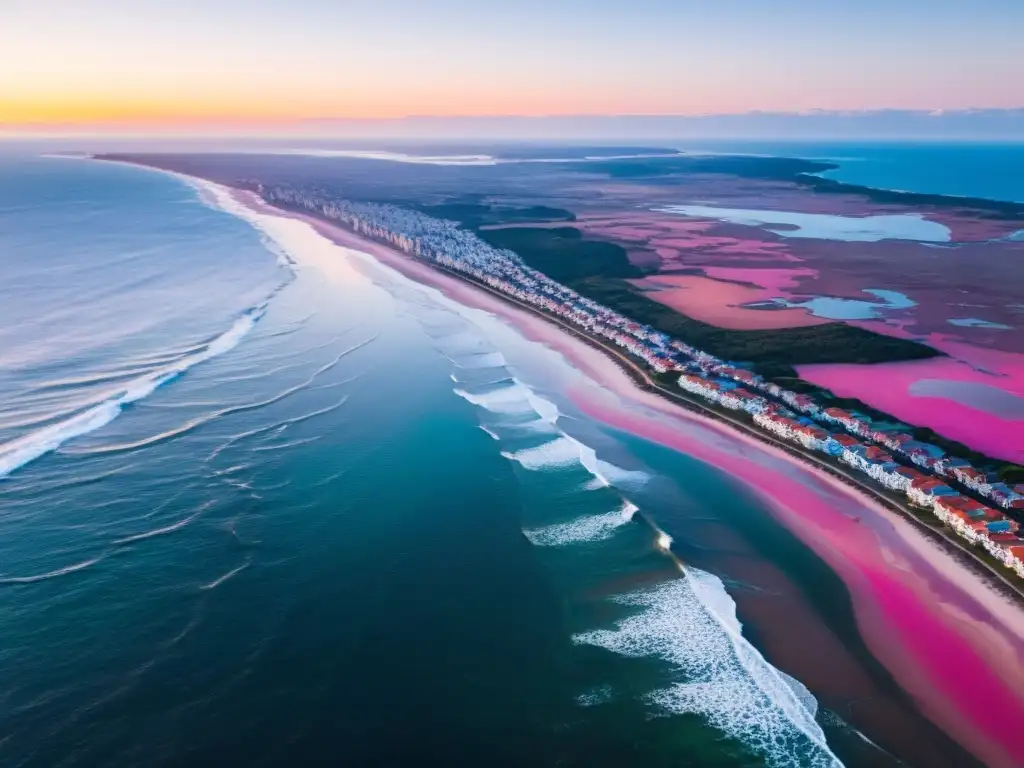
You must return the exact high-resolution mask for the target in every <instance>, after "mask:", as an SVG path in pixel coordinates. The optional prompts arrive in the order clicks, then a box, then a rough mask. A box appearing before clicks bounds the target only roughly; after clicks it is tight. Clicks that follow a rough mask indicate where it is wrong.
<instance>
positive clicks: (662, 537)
mask: <svg viewBox="0 0 1024 768" xmlns="http://www.w3.org/2000/svg"><path fill="white" fill-rule="evenodd" d="M655 530H656V531H657V532H658V537H657V538H656V539H655V541H654V544H655V546H656V547H657V548H658V549H661V550H664V551H665V552H668V551H669V550H671V549H672V537H671V536H669V535H668V534H667V533H665V532H664V531H663V530H661V529H660V528H658V527H657V526H655Z"/></svg>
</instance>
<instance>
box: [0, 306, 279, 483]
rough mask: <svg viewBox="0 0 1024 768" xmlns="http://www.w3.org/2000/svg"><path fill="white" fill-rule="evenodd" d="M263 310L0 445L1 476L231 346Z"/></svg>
mask: <svg viewBox="0 0 1024 768" xmlns="http://www.w3.org/2000/svg"><path fill="white" fill-rule="evenodd" d="M265 311H266V304H262V305H260V306H258V307H254V308H252V309H250V310H249V311H247V312H246V313H245V314H243V315H242V316H241V317H239V318H238V319H237V320H236V321H235V322H234V324H233V325H232V326H231V328H229V329H228V330H227V331H225V332H224V333H223V334H221V335H220V336H218V337H216V338H215V339H213V340H211V341H210V342H208V343H207V344H206V345H205V346H204V347H202V348H201V349H200V351H198V352H195V353H193V354H190V355H186V356H185V357H182V358H181V359H179V360H177V361H176V362H173V363H170V364H169V365H164V366H161V367H160V368H157V369H156V370H154V371H152V372H151V373H148V374H146V375H145V376H139V377H138V378H136V379H133V380H132V381H129V382H127V383H126V384H125V385H124V386H123V387H120V388H119V389H118V390H117V391H116V392H113V393H110V394H109V395H108V396H107V397H106V398H105V399H104V400H102V401H100V402H98V403H96V404H95V405H93V406H91V407H89V408H88V409H86V410H84V411H82V412H81V413H78V414H76V415H74V416H71V417H69V418H66V419H63V420H62V421H59V422H57V423H56V424H50V425H48V426H46V427H41V428H39V429H36V430H34V431H32V432H30V433H28V434H27V435H23V436H22V437H19V438H17V439H15V440H11V441H9V442H7V443H4V444H2V445H0V478H4V477H6V476H7V475H9V474H10V473H11V472H13V471H14V470H16V469H18V468H19V467H23V466H24V465H25V464H28V463H29V462H30V461H34V460H35V459H38V458H39V457H40V456H44V455H45V454H47V453H50V452H51V451H54V450H56V449H57V448H59V447H60V446H61V445H63V444H64V443H65V442H67V441H68V440H71V439H72V438H75V437H79V436H80V435H84V434H87V433H89V432H93V431H95V430H97V429H99V428H100V427H104V426H106V425H107V424H109V423H110V422H112V421H113V420H114V419H116V418H117V417H118V415H119V414H120V413H121V410H122V409H123V408H124V407H125V406H126V405H131V404H132V403H136V402H138V401H139V400H142V399H143V398H144V397H147V396H149V395H151V394H152V393H153V392H155V391H156V390H157V389H158V388H159V387H160V386H162V385H163V384H166V383H167V382H169V381H171V380H172V379H174V378H177V377H178V376H180V375H181V374H183V373H184V372H185V371H187V370H188V369H189V368H192V367H193V366H195V365H198V364H199V363H202V362H205V361H207V360H209V359H210V358H213V357H216V356H217V355H222V354H224V353H225V352H227V351H228V350H230V349H233V348H234V347H235V346H237V345H238V343H239V342H240V341H241V340H242V338H243V337H244V336H245V335H246V334H247V333H248V332H249V331H251V330H252V328H253V326H254V325H255V324H256V322H257V321H258V320H259V319H260V317H262V316H263V313H264V312H265Z"/></svg>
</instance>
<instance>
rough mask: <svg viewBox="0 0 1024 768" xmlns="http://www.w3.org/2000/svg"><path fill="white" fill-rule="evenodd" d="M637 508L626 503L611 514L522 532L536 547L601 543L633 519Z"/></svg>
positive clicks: (584, 517) (592, 516) (580, 518)
mask: <svg viewBox="0 0 1024 768" xmlns="http://www.w3.org/2000/svg"><path fill="white" fill-rule="evenodd" d="M636 510H637V508H636V506H635V505H633V504H631V503H630V502H628V501H625V502H623V505H622V506H621V507H620V508H618V509H614V510H612V511H611V512H606V513H604V514H601V515H584V516H583V517H578V518H576V519H575V520H570V521H569V522H567V523H556V524H555V525H548V526H545V527H543V528H535V529H532V530H528V531H523V534H524V535H525V536H526V538H527V539H529V540H530V543H531V544H533V545H535V546H538V547H562V546H565V545H567V544H579V543H582V542H591V541H603V540H605V539H608V538H611V537H612V536H613V535H614V534H615V531H616V529H618V528H620V527H622V526H623V525H625V524H626V523H628V522H630V521H631V520H632V519H633V514H634V513H635V512H636Z"/></svg>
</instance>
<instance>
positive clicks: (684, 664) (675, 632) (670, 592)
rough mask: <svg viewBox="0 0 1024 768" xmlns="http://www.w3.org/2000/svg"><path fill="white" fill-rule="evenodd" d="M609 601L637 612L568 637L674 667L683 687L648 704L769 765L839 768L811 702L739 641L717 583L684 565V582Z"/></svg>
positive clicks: (729, 604)
mask: <svg viewBox="0 0 1024 768" xmlns="http://www.w3.org/2000/svg"><path fill="white" fill-rule="evenodd" d="M613 599H614V600H615V602H618V603H620V604H622V605H627V606H633V607H637V608H641V609H642V610H641V611H640V612H639V613H636V614H634V615H632V616H629V617H627V618H625V619H623V620H621V621H619V622H618V624H617V626H616V627H615V629H599V630H594V631H591V632H584V633H581V634H578V635H576V636H574V638H573V640H574V642H576V643H579V644H587V645H594V646H598V647H601V648H605V649H607V650H609V651H613V652H615V653H619V654H622V655H625V656H632V657H638V658H639V657H650V656H656V657H659V658H662V659H664V660H666V661H669V662H670V663H672V664H674V665H675V666H677V667H678V668H679V669H680V670H681V671H682V672H683V673H684V674H685V677H686V682H677V683H673V684H672V685H670V686H669V687H667V688H663V689H660V690H656V691H654V692H652V693H650V694H648V696H647V700H648V702H649V703H650V704H651V705H653V706H655V707H656V708H658V709H659V710H661V711H662V712H664V713H666V714H696V715H700V716H702V717H703V718H704V719H705V720H706V721H707V722H708V723H709V724H710V725H712V726H713V727H715V728H718V729H719V730H720V731H722V732H723V733H725V734H727V735H728V736H730V737H732V738H734V739H737V740H738V741H740V742H742V743H743V744H745V745H746V746H747V747H748V748H749V749H751V750H752V751H753V752H755V753H757V754H759V755H761V756H762V757H763V758H764V759H765V760H766V762H767V763H768V764H769V765H771V766H777V767H778V768H804V767H805V766H811V767H812V768H836V767H838V766H841V763H840V762H839V759H838V758H837V757H836V756H835V755H834V754H833V753H832V751H831V750H830V749H829V747H828V744H827V743H826V740H825V734H824V733H823V731H822V730H821V727H820V726H819V725H818V723H817V721H816V720H815V712H816V702H814V704H813V705H812V704H811V702H813V701H814V699H813V697H812V696H811V695H810V693H808V692H807V691H806V689H804V688H803V686H799V690H798V689H795V687H794V686H793V683H794V682H795V681H793V679H792V678H790V677H788V676H787V675H783V674H782V673H781V672H779V670H777V669H775V668H774V667H772V666H771V665H770V664H769V663H768V662H767V661H765V659H764V657H762V656H761V654H760V653H759V652H758V651H757V649H756V648H754V646H752V645H751V644H750V643H749V642H747V640H745V639H744V638H743V636H742V634H741V625H740V623H739V621H738V620H737V618H736V606H735V603H734V602H733V601H732V598H730V597H729V595H728V593H727V592H726V591H725V587H724V586H723V584H722V582H721V581H720V580H719V579H718V578H716V577H715V576H712V575H711V574H709V573H705V572H703V571H699V570H696V569H693V568H688V569H686V578H683V579H678V580H673V581H670V582H666V583H664V584H661V585H659V586H657V587H654V588H650V589H643V590H639V591H636V592H632V593H629V594H625V595H621V596H619V597H616V598H613ZM798 685H799V684H798Z"/></svg>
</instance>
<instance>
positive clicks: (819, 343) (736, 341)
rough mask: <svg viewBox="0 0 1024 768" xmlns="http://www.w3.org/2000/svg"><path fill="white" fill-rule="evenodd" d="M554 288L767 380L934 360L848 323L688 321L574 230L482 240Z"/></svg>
mask: <svg viewBox="0 0 1024 768" xmlns="http://www.w3.org/2000/svg"><path fill="white" fill-rule="evenodd" d="M478 234H479V235H480V237H482V238H483V239H485V240H486V241H487V242H489V243H490V244H491V245H494V246H496V247H499V248H508V249H509V250H512V251H515V252H516V253H518V254H519V255H520V256H521V257H522V258H523V260H524V261H525V262H526V263H527V264H529V265H530V266H531V267H533V268H534V269H537V270H539V271H541V272H543V273H544V274H546V275H548V276H549V277H551V278H553V279H554V280H558V281H559V282H561V283H564V284H566V285H568V286H570V287H571V288H573V289H575V290H577V291H579V292H580V293H581V294H583V295H584V296H588V297H590V298H592V299H594V300H595V301H599V302H601V303H602V304H604V305H606V306H608V307H611V308H612V309H614V310H616V311H617V312H621V313H622V314H624V315H626V316H627V317H631V318H633V319H634V320H636V321H637V322H641V323H645V324H647V325H650V326H653V327H654V328H657V329H659V330H661V331H664V332H665V333H668V334H670V335H672V336H675V337H677V338H679V339H682V340H684V341H686V342H687V343H688V344H692V345H694V346H696V347H699V348H700V349H703V350H706V351H707V352H710V353H711V354H713V355H716V356H717V357H722V358H724V359H726V360H736V361H743V362H746V363H750V364H753V365H754V367H755V368H756V369H757V370H758V372H759V373H761V374H762V375H763V376H765V377H768V378H772V379H777V378H781V377H791V376H795V375H796V372H795V371H794V369H793V366H795V365H807V364H810V363H840V362H842V363H881V362H889V361H893V360H913V359H921V358H928V357H935V356H937V355H938V354H939V353H938V352H936V351H935V350H934V349H932V348H931V347H927V346H925V345H923V344H918V343H916V342H913V341H905V340H903V339H896V338H893V337H890V336H883V335H881V334H877V333H872V332H871V331H866V330H863V329H861V328H854V327H853V326H849V325H846V324H844V323H829V324H827V325H816V326H810V327H807V328H787V329H784V330H775V331H734V330H729V329H725V328H718V327H716V326H713V325H708V324H707V323H702V322H700V321H698V320H694V319H693V318H690V317H687V316H686V315H683V314H681V313H679V312H678V311H676V310H674V309H672V308H671V307H667V306H665V305H664V304H661V303H659V302H657V301H654V300H653V299H651V298H649V297H648V296H646V295H644V293H643V292H642V291H640V290H639V289H637V288H635V287H634V286H632V285H631V284H630V283H628V282H626V280H625V279H626V278H638V277H643V274H644V273H643V272H642V271H641V270H640V269H639V268H638V267H636V266H635V265H633V264H632V263H631V262H630V261H629V258H628V256H627V254H626V251H625V249H624V248H622V247H621V246H619V245H616V244H614V243H609V242H606V241H603V240H587V239H584V238H583V235H582V233H581V232H580V231H579V230H578V229H575V228H573V227H558V228H554V229H547V228H543V229H542V228H536V227H514V228H509V229H494V230H484V231H481V232H478Z"/></svg>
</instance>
